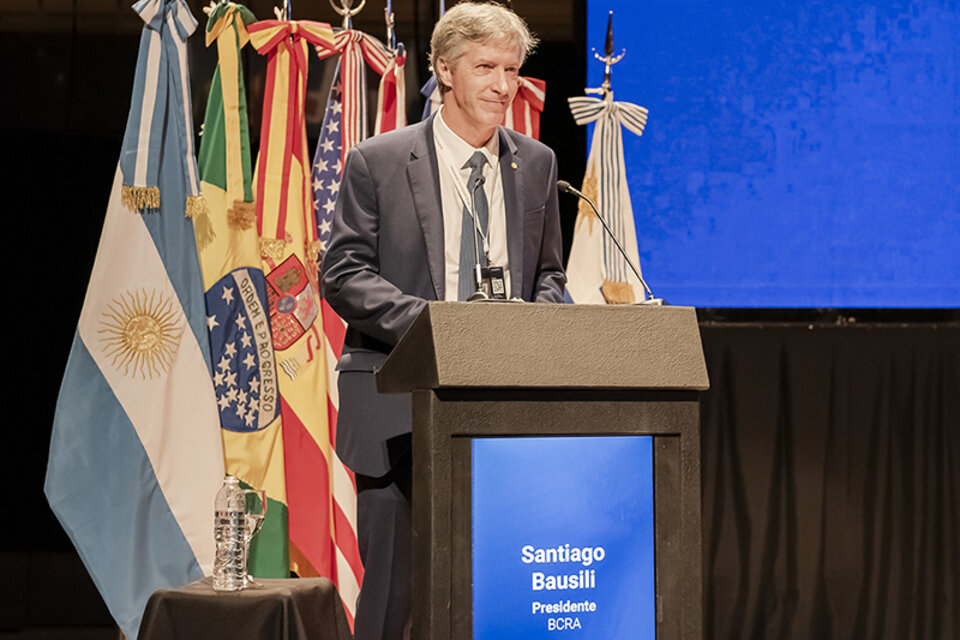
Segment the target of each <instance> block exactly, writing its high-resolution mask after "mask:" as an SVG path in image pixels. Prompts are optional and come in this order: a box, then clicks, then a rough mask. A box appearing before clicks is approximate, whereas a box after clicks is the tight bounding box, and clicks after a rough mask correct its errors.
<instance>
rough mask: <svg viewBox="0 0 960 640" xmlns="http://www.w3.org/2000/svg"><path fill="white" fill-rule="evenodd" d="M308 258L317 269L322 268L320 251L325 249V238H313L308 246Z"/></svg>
mask: <svg viewBox="0 0 960 640" xmlns="http://www.w3.org/2000/svg"><path fill="white" fill-rule="evenodd" d="M306 250H307V260H309V261H310V264H311V265H313V268H314V269H315V270H316V271H319V270H320V252H321V251H323V240H313V241H312V242H308V243H307V246H306Z"/></svg>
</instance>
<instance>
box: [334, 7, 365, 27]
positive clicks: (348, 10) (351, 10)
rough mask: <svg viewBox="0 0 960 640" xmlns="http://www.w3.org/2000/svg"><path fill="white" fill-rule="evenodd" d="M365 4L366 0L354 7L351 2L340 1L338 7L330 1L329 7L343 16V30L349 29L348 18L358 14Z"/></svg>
mask: <svg viewBox="0 0 960 640" xmlns="http://www.w3.org/2000/svg"><path fill="white" fill-rule="evenodd" d="M365 4H367V0H360V4H358V5H357V6H356V7H354V6H353V0H340V6H339V7H338V6H337V5H335V4H334V3H333V0H330V6H331V7H333V10H334V11H336V12H337V13H338V14H340V15H341V16H343V28H344V29H350V28H351V23H350V18H352V17H353V16H355V15H357V14H358V13H360V12H361V11H362V10H363V6H364V5H365Z"/></svg>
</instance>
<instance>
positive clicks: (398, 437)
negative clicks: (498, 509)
mask: <svg viewBox="0 0 960 640" xmlns="http://www.w3.org/2000/svg"><path fill="white" fill-rule="evenodd" d="M534 45H535V39H534V37H533V36H532V35H531V34H530V32H529V31H528V29H527V27H526V24H525V23H524V22H523V21H522V20H521V19H520V18H519V17H517V16H516V15H515V14H514V13H513V12H511V11H510V10H508V9H505V8H504V7H501V6H499V5H493V4H476V3H471V2H466V3H461V4H458V5H457V6H455V7H453V8H452V9H450V10H449V11H447V12H446V14H445V15H444V17H443V18H441V19H440V21H439V22H438V23H437V25H436V27H435V28H434V32H433V36H432V38H431V52H430V61H431V65H432V66H433V68H434V71H435V72H436V74H437V79H438V81H439V83H440V86H441V90H442V92H443V107H442V108H441V110H440V111H439V113H438V114H436V115H435V116H433V117H432V118H430V119H428V120H426V121H424V122H421V123H419V124H415V125H412V126H409V127H406V128H404V129H400V130H398V131H394V132H391V133H387V134H384V135H381V136H377V137H374V138H371V139H369V140H366V141H364V142H362V143H360V144H358V145H357V146H356V147H354V148H353V149H351V151H350V152H349V154H348V155H347V159H346V163H345V166H344V172H343V180H342V183H341V186H340V194H339V198H338V200H337V207H336V210H335V216H334V223H333V231H332V236H331V239H330V242H329V245H328V247H327V252H326V254H325V256H324V260H323V268H322V282H323V289H324V296H325V297H326V299H327V301H328V302H329V303H330V305H331V306H332V307H333V308H334V309H335V310H336V311H337V313H339V314H340V316H341V317H342V318H343V319H344V320H345V321H346V322H347V325H348V328H347V334H346V340H345V344H344V348H343V353H342V356H341V358H340V361H339V363H338V365H337V369H338V371H339V372H340V374H339V393H340V413H339V420H338V425H337V453H338V454H339V456H340V458H341V459H342V460H343V461H344V463H345V464H346V465H347V466H348V467H350V469H351V470H353V471H354V472H355V474H356V480H357V490H358V496H357V509H358V538H359V540H358V542H359V545H360V553H361V557H362V559H363V562H364V567H365V576H364V581H363V586H362V589H361V592H360V599H359V601H358V604H357V616H356V623H355V633H356V638H357V640H380V639H390V640H393V639H395V638H401V637H403V634H404V629H405V628H407V629H409V627H408V625H409V618H410V609H411V591H412V585H411V575H412V572H411V566H410V564H411V557H410V556H411V542H410V538H411V511H410V497H411V492H410V488H411V487H410V484H411V466H412V465H411V462H412V460H411V452H410V429H411V424H410V398H409V396H408V395H387V394H383V395H381V394H378V393H377V391H376V384H375V381H374V373H375V371H376V370H377V369H378V368H379V367H380V366H381V365H382V363H383V361H384V360H385V359H386V357H387V355H388V354H389V353H390V350H391V349H392V348H393V347H394V345H396V343H397V341H398V340H399V339H400V338H401V336H403V334H404V332H405V331H406V330H407V328H408V327H409V326H410V324H411V323H412V322H413V320H414V319H415V318H416V317H417V315H418V314H419V313H420V311H421V310H422V309H423V307H424V306H425V305H426V303H427V301H428V300H448V301H454V300H466V299H467V298H468V297H469V296H470V295H471V294H472V293H473V292H474V291H475V290H476V288H477V286H476V279H475V275H476V274H475V271H476V270H475V268H474V265H475V264H477V263H478V262H479V264H480V265H481V266H483V267H485V268H486V270H485V271H484V274H486V275H488V276H489V280H488V285H489V286H491V287H492V289H493V290H494V291H497V290H499V289H503V290H504V291H503V295H504V296H505V297H507V298H519V299H522V300H526V301H530V302H561V301H562V299H563V287H564V283H565V280H566V277H565V275H564V272H563V266H562V247H561V237H560V222H559V213H558V209H557V189H556V179H557V163H556V157H555V155H554V154H553V152H552V151H551V150H550V149H548V148H547V147H546V146H544V145H542V144H540V143H539V142H537V141H535V140H532V139H531V138H528V137H526V136H522V135H520V134H517V133H515V132H513V131H509V130H506V129H504V128H502V127H499V126H498V125H499V123H500V122H502V120H503V117H504V113H505V112H506V109H507V108H509V106H510V104H511V102H512V101H513V97H514V95H515V94H516V91H517V81H518V75H519V70H520V66H521V65H522V63H523V61H524V58H525V57H526V55H527V54H528V53H529V52H530V51H531V50H532V48H533V46H534ZM500 270H502V277H499V274H500V273H501V271H500ZM498 277H499V284H498V282H497V280H498Z"/></svg>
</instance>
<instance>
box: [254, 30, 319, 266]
mask: <svg viewBox="0 0 960 640" xmlns="http://www.w3.org/2000/svg"><path fill="white" fill-rule="evenodd" d="M247 31H248V32H249V34H250V41H251V42H252V43H253V46H254V47H255V48H256V49H257V51H258V52H259V53H260V54H261V55H265V56H267V83H266V90H265V97H264V102H263V122H262V124H261V127H260V156H259V159H258V161H257V176H256V183H257V193H256V203H257V232H258V234H259V236H260V238H261V252H262V253H263V254H264V255H267V256H272V257H274V258H279V257H280V256H281V255H282V254H283V251H284V247H285V246H286V229H287V211H288V210H291V211H296V210H297V209H299V210H301V211H302V213H303V216H304V220H303V225H304V227H305V231H306V240H305V241H306V243H307V246H308V247H312V246H315V245H316V244H317V242H316V240H317V231H316V225H314V224H313V194H312V192H311V191H312V190H311V187H310V180H309V175H310V156H309V153H308V150H307V130H306V117H305V114H304V99H305V97H306V90H307V63H308V53H309V46H310V45H313V46H314V47H317V48H318V49H321V50H325V51H326V50H332V49H333V47H334V40H333V30H332V29H331V28H330V25H329V24H326V23H324V22H312V21H309V20H299V21H289V22H288V21H281V20H262V21H260V22H257V23H255V24H252V25H250V26H249V27H248V28H247ZM284 90H285V91H284ZM294 165H297V166H296V167H294ZM291 197H297V198H300V199H301V203H300V204H299V205H293V204H292V203H291V202H290V198H291Z"/></svg>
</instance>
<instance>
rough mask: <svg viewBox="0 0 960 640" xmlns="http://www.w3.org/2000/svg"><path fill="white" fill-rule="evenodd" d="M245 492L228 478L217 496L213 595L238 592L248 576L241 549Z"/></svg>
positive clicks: (233, 480) (245, 560)
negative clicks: (215, 592)
mask: <svg viewBox="0 0 960 640" xmlns="http://www.w3.org/2000/svg"><path fill="white" fill-rule="evenodd" d="M245 497H246V496H245V494H244V491H243V490H242V489H241V488H240V481H239V480H237V478H236V477H234V476H227V477H226V478H224V480H223V486H221V487H220V491H218V492H217V502H216V514H215V516H214V537H215V538H216V541H217V554H216V556H215V557H214V560H213V588H214V590H215V591H238V590H240V589H242V588H243V587H244V579H245V577H246V575H247V554H246V549H245V545H244V539H243V536H244V528H245V516H244V500H245Z"/></svg>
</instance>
